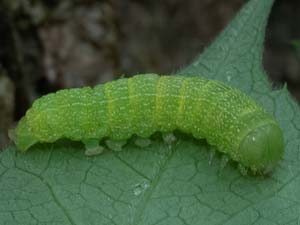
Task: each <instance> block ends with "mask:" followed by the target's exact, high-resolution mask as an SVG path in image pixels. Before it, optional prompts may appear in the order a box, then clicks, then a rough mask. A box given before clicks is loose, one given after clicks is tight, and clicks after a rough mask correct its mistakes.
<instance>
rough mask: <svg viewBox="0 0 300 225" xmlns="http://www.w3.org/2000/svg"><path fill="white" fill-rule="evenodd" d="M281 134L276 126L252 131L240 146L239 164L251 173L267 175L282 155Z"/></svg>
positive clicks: (270, 124) (262, 127)
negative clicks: (248, 168)
mask: <svg viewBox="0 0 300 225" xmlns="http://www.w3.org/2000/svg"><path fill="white" fill-rule="evenodd" d="M283 148H284V144H283V134H282V131H281V129H280V128H279V126H278V125H277V124H274V123H269V124H266V125H263V126H260V127H257V128H255V129H253V130H252V131H251V132H250V133H248V134H247V135H246V137H245V138H244V140H243V141H242V142H241V144H240V148H239V152H240V154H241V163H242V164H243V165H245V166H246V167H250V168H251V170H252V171H253V172H258V173H262V174H268V173H269V172H271V171H272V169H273V168H274V166H275V165H276V164H277V162H278V161H279V160H280V159H281V158H282V155H283Z"/></svg>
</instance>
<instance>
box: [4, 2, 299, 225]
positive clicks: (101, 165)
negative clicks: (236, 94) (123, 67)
mask: <svg viewBox="0 0 300 225" xmlns="http://www.w3.org/2000/svg"><path fill="white" fill-rule="evenodd" d="M272 3H273V1H272V0H264V1H262V0H251V1H249V2H248V3H247V4H246V5H245V7H244V8H243V9H242V10H241V11H240V13H239V14H238V16H237V17H236V18H235V19H234V20H233V21H232V22H231V24H230V25H229V26H228V27H227V29H225V30H224V32H223V33H222V34H221V35H220V36H219V37H218V38H217V39H216V40H215V41H214V42H213V44H212V45H211V46H210V47H209V48H207V49H206V50H205V52H204V53H203V54H202V55H201V56H200V57H199V58H198V59H197V60H196V61H195V62H194V63H192V64H191V65H190V66H188V67H186V68H184V69H182V70H181V71H179V73H180V74H187V75H190V74H196V75H198V74H200V75H202V76H206V77H209V78H211V79H219V80H223V81H224V82H227V83H229V84H231V85H233V86H236V87H238V88H240V89H241V90H243V91H245V92H246V93H248V94H249V95H251V96H253V97H254V98H256V99H257V100H258V101H259V102H261V103H262V104H263V105H264V106H265V108H266V109H267V110H268V111H270V112H271V113H273V114H274V116H275V117H276V119H277V121H278V122H279V124H280V126H281V127H282V129H283V131H284V135H285V154H284V159H283V160H282V161H281V162H280V164H279V165H278V167H277V168H276V170H275V171H274V173H273V174H272V175H271V176H270V177H250V176H241V175H240V173H239V172H238V170H237V166H236V164H233V165H228V166H227V167H225V168H224V169H220V164H221V162H220V158H219V157H216V158H215V159H214V160H213V161H212V163H209V162H210V155H209V150H208V149H209V146H207V145H206V144H205V143H201V142H197V141H195V140H193V139H192V138H189V137H181V138H180V140H179V142H178V144H177V145H176V146H175V147H173V148H169V146H167V145H165V144H163V142H162V141H159V140H156V141H154V142H153V144H152V145H151V146H149V147H145V148H138V147H136V146H134V144H132V143H129V144H128V145H127V146H126V147H125V149H124V150H123V151H121V152H111V151H105V152H104V153H103V154H101V155H99V156H96V157H91V158H89V157H86V156H85V155H84V149H83V145H82V144H80V143H74V142H64V141H61V142H58V143H55V144H54V145H37V146H35V149H33V150H31V151H28V152H26V153H23V154H22V153H19V152H17V151H16V150H15V147H13V146H10V147H9V148H7V149H6V150H4V151H3V152H2V153H1V155H0V193H1V195H0V224H1V225H2V224H20V225H21V224H22V225H26V224H47V225H54V224H56V225H57V224H76V225H81V224H84V225H86V224H97V225H102V224H107V225H108V224H117V225H152V224H157V225H181V224H182V225H198V224H199V225H200V224H205V225H210V224H222V225H223V224H228V225H229V224H230V225H235V224H236V225H243V224H262V225H273V224H274V225H275V224H290V225H292V224H295V225H296V224H299V223H300V188H299V187H300V175H299V174H300V166H299V165H300V151H299V147H300V133H299V130H300V111H299V107H298V105H297V104H296V103H295V102H294V101H293V99H292V98H291V97H290V95H289V93H288V91H287V89H286V88H283V89H282V90H277V91H272V90H271V88H270V86H271V85H270V84H269V82H268V81H267V78H266V76H265V73H264V71H263V68H262V63H261V61H262V52H263V40H264V30H265V26H266V21H267V16H268V14H269V11H270V8H271V5H272Z"/></svg>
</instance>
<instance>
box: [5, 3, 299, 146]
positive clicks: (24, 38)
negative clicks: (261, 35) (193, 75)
mask: <svg viewBox="0 0 300 225" xmlns="http://www.w3.org/2000/svg"><path fill="white" fill-rule="evenodd" d="M245 2H246V1H245V0H227V1H224V0H201V1H199V0H185V1H182V0H165V1H146V0H144V1H143V0H102V1H100V0H98V1H97V0H14V1H11V0H1V1H0V149H1V147H2V146H4V145H5V144H6V143H7V141H8V139H7V129H8V128H9V127H11V126H12V125H13V123H14V121H17V120H18V119H20V117H21V116H22V115H24V113H25V111H26V109H27V108H28V107H30V105H31V103H32V101H33V100H34V99H36V98H37V97H39V96H41V95H43V94H46V93H49V92H53V91H56V90H58V89H61V88H69V87H80V86H85V85H95V84H98V83H102V82H105V81H108V80H112V79H115V78H117V77H119V76H121V75H123V74H126V75H131V74H136V73H145V72H155V73H165V74H170V73H172V72H174V71H176V70H177V69H178V68H180V67H183V66H184V65H186V64H188V63H189V62H191V61H192V60H193V59H194V58H195V57H196V55H198V54H199V53H200V52H201V51H202V50H203V49H204V48H205V47H206V46H208V45H209V44H210V43H211V42H212V41H213V39H214V38H215V37H216V35H217V34H218V33H219V32H220V31H221V30H222V29H223V28H224V27H225V26H226V24H227V23H228V22H229V21H230V19H232V18H233V16H234V15H235V14H236V12H237V11H238V10H239V9H240V7H241V6H242V5H243V4H244V3H245ZM264 64H265V68H266V70H267V72H268V74H269V76H270V79H271V80H272V81H273V83H274V86H277V87H278V86H281V84H282V83H287V85H288V88H289V90H290V91H291V93H292V94H293V96H294V97H295V98H296V99H299V98H300V1H299V0H277V1H276V2H275V5H274V7H273V10H272V14H271V17H270V20H269V26H268V30H267V33H266V51H265V57H264Z"/></svg>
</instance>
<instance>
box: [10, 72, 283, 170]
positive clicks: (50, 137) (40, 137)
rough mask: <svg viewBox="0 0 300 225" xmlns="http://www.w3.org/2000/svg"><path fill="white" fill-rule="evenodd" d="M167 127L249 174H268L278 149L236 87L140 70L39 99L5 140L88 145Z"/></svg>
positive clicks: (268, 123)
mask: <svg viewBox="0 0 300 225" xmlns="http://www.w3.org/2000/svg"><path fill="white" fill-rule="evenodd" d="M174 130H180V131H182V132H185V133H190V134H191V135H192V136H194V137H195V138H196V139H202V138H205V139H206V140H207V142H208V143H209V144H210V145H212V146H215V147H216V148H217V149H218V151H220V152H222V153H224V154H226V155H228V156H229V157H230V158H231V159H232V160H234V161H237V162H239V164H240V165H242V166H244V167H246V168H250V169H251V170H252V171H254V172H257V171H258V172H259V171H261V172H264V171H270V170H271V169H272V168H273V167H274V166H275V165H276V163H277V162H278V161H279V160H280V159H281V157H282V154H283V135H282V131H281V129H280V127H279V125H278V124H277V123H276V122H275V120H274V119H273V117H272V116H271V115H270V114H268V113H267V112H266V111H265V110H264V109H263V108H262V107H261V106H259V105H258V104H257V103H256V102H255V101H254V100H253V99H251V98H250V97H248V96H247V95H245V94H243V93H242V92H240V91H239V90H237V89H235V88H233V87H230V86H228V85H226V84H224V83H222V82H220V81H216V80H209V79H204V78H201V77H199V76H194V77H191V76H189V77H187V76H159V75H156V74H143V75H136V76H133V77H131V78H122V79H119V80H116V81H111V82H107V83H105V84H103V85H98V86H95V87H93V88H91V87H84V88H74V89H66V90H61V91H58V92H56V93H51V94H48V95H45V96H42V97H41V98H39V99H38V100H36V101H35V102H34V103H33V105H32V107H31V108H30V109H29V110H28V111H27V112H26V115H25V116H24V117H23V118H22V119H21V120H20V122H19V123H18V125H17V127H16V129H15V130H14V134H13V137H12V139H13V141H14V142H15V144H16V146H17V149H19V150H21V151H26V150H28V149H29V148H30V147H31V146H32V145H34V144H35V143H38V142H42V143H52V142H55V141H56V140H58V139H61V138H68V139H71V140H75V141H83V142H84V143H85V144H87V145H90V146H95V145H94V144H95V143H96V144H99V141H100V140H101V139H103V138H107V139H109V140H112V141H116V142H118V141H120V142H123V141H125V140H127V139H129V138H130V137H131V136H132V135H137V136H139V137H142V138H148V137H150V135H152V134H153V133H154V132H157V131H159V132H164V133H165V132H172V131H174ZM93 143H94V144H93Z"/></svg>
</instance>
